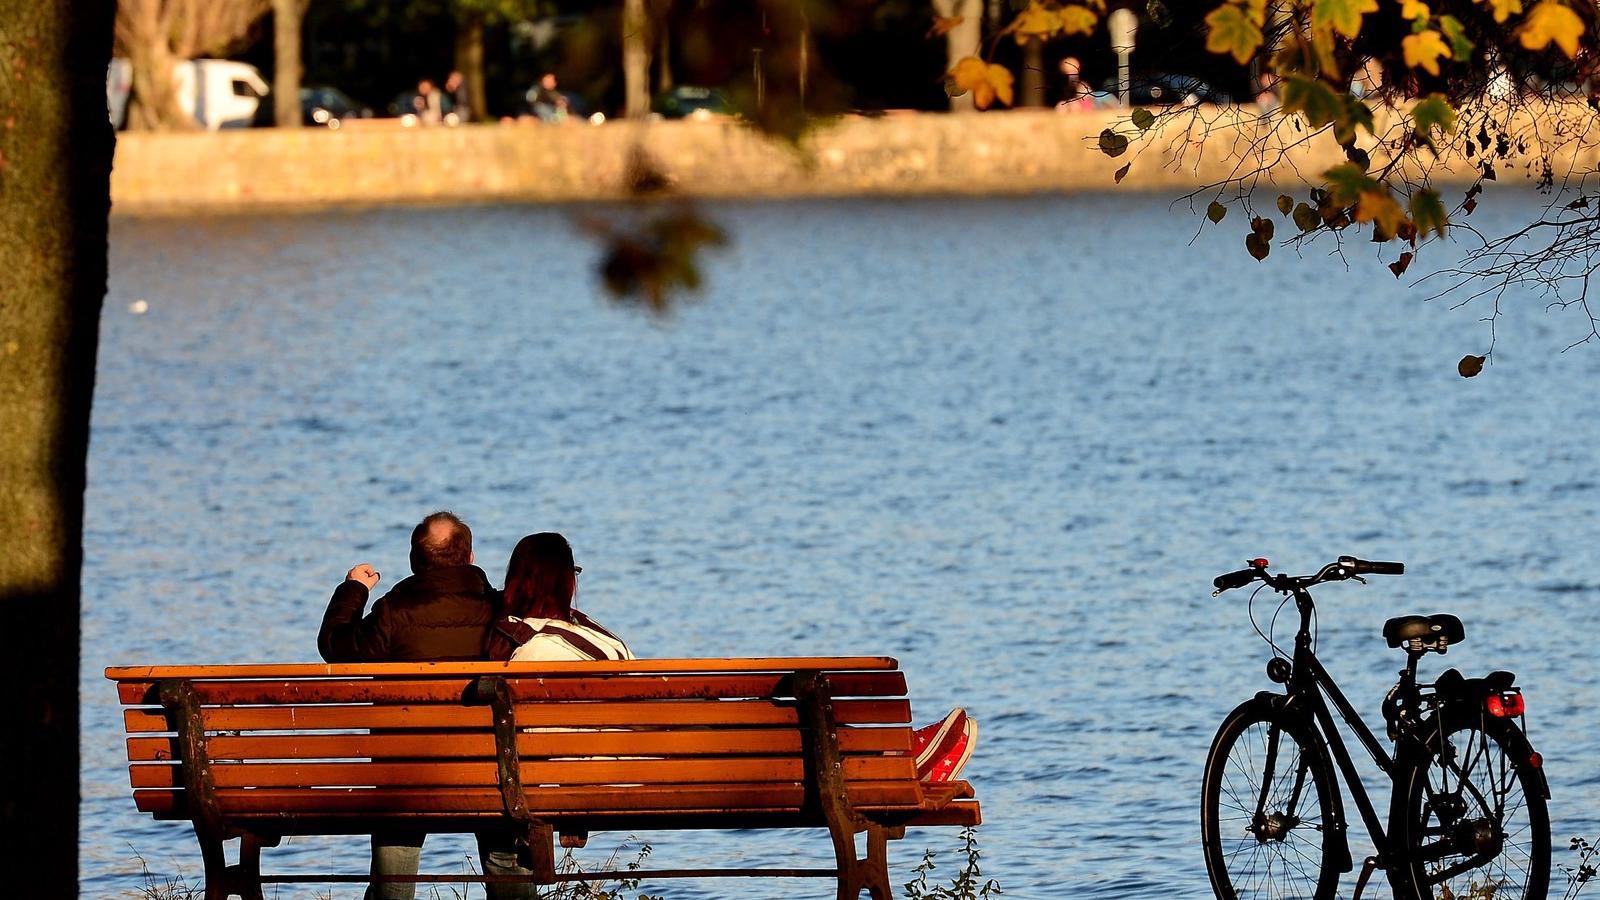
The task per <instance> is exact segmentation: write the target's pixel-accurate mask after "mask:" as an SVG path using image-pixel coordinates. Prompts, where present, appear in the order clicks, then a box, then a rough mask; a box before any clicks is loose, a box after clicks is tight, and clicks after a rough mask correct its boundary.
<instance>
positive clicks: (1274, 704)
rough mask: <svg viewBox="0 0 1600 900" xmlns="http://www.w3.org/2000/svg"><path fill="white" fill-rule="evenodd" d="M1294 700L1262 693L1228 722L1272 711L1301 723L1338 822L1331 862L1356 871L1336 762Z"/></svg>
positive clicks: (1234, 713) (1307, 715) (1240, 707)
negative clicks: (1326, 786) (1240, 717)
mask: <svg viewBox="0 0 1600 900" xmlns="http://www.w3.org/2000/svg"><path fill="white" fill-rule="evenodd" d="M1291 700H1292V698H1291V697H1290V696H1289V695H1287V694H1283V693H1279V692H1277V691H1259V692H1257V693H1256V695H1255V696H1254V697H1252V698H1251V699H1249V700H1246V701H1245V702H1243V703H1241V704H1239V705H1238V706H1237V707H1234V710H1233V712H1231V713H1229V714H1228V718H1229V719H1232V718H1233V717H1234V716H1239V715H1246V714H1249V713H1252V712H1257V711H1270V712H1274V713H1278V714H1285V713H1287V714H1288V715H1289V716H1291V717H1292V718H1294V719H1295V720H1297V721H1298V724H1299V727H1300V728H1302V729H1304V730H1305V731H1306V732H1307V733H1308V734H1310V735H1312V736H1313V738H1315V740H1314V742H1313V743H1312V745H1311V746H1312V748H1313V749H1312V752H1311V754H1310V755H1311V757H1312V762H1311V764H1312V765H1313V766H1317V767H1318V768H1319V769H1320V771H1321V777H1322V780H1323V783H1324V784H1327V785H1329V787H1330V788H1331V790H1330V793H1331V794H1332V797H1331V799H1332V801H1333V814H1334V815H1335V816H1336V817H1337V818H1338V823H1337V827H1336V828H1335V830H1334V838H1335V839H1334V841H1333V844H1332V846H1331V847H1329V848H1328V852H1329V855H1328V861H1329V862H1330V863H1332V864H1333V865H1335V866H1337V867H1338V870H1339V871H1340V872H1349V871H1351V870H1352V869H1354V868H1355V861H1354V860H1353V859H1352V858H1351V856H1350V835H1349V831H1350V820H1349V819H1348V818H1347V817H1346V816H1345V812H1344V791H1342V790H1340V788H1339V778H1338V773H1337V772H1335V771H1334V768H1333V759H1332V758H1331V757H1330V756H1329V755H1328V749H1327V745H1326V744H1324V743H1323V742H1322V739H1321V737H1320V735H1319V733H1318V732H1317V730H1316V728H1315V727H1314V725H1313V721H1312V718H1311V713H1310V711H1308V710H1304V709H1300V708H1297V707H1295V706H1294V704H1293V703H1292V702H1291Z"/></svg>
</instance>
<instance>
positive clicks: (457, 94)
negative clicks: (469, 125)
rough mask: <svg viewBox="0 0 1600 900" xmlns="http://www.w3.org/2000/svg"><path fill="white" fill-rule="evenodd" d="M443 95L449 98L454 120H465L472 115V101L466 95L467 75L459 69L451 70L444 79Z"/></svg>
mask: <svg viewBox="0 0 1600 900" xmlns="http://www.w3.org/2000/svg"><path fill="white" fill-rule="evenodd" d="M444 92H445V96H447V97H448V98H449V99H450V109H451V111H452V112H454V113H455V114H456V120H457V121H459V122H465V121H467V120H468V119H470V118H471V117H472V102H471V99H470V98H469V97H468V96H467V77H466V76H465V75H462V74H461V72H459V71H452V72H451V73H450V74H449V75H447V76H445V79H444Z"/></svg>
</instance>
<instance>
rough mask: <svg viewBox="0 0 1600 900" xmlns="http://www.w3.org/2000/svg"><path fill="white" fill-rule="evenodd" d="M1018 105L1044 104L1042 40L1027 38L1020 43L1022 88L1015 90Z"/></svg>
mask: <svg viewBox="0 0 1600 900" xmlns="http://www.w3.org/2000/svg"><path fill="white" fill-rule="evenodd" d="M1017 105H1018V106H1043V105H1044V41H1041V40H1039V39H1038V38H1029V39H1028V42H1027V43H1025V44H1023V45H1022V89H1021V90H1019V91H1018V92H1017Z"/></svg>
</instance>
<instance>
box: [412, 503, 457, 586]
mask: <svg viewBox="0 0 1600 900" xmlns="http://www.w3.org/2000/svg"><path fill="white" fill-rule="evenodd" d="M471 564H472V529H471V528H468V527H467V523H465V522H463V521H461V519H460V518H458V517H457V516H456V514H455V513H453V512H449V511H448V510H442V509H441V510H439V511H438V512H436V513H433V514H432V515H430V516H428V517H427V518H425V519H423V520H422V521H421V522H418V523H417V527H416V528H413V529H411V571H412V572H413V573H414V574H417V575H421V574H422V573H423V572H426V571H428V570H430V569H445V568H449V567H451V566H467V565H471Z"/></svg>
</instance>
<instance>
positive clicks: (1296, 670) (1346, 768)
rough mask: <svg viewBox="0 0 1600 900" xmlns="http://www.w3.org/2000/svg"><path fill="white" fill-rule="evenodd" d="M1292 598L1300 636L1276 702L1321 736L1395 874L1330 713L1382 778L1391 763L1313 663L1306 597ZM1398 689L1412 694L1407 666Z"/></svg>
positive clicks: (1341, 828)
mask: <svg viewBox="0 0 1600 900" xmlns="http://www.w3.org/2000/svg"><path fill="white" fill-rule="evenodd" d="M1292 595H1293V597H1294V601H1295V606H1296V607H1297V608H1298V609H1299V611H1300V630H1299V632H1298V633H1297V634H1296V635H1295V645H1294V659H1293V664H1294V665H1293V669H1292V671H1291V672H1290V676H1289V681H1288V683H1287V687H1288V694H1287V696H1284V697H1282V698H1280V702H1282V703H1283V704H1284V708H1285V709H1287V710H1290V711H1295V712H1298V713H1300V714H1301V715H1303V716H1304V717H1305V719H1306V720H1307V721H1308V722H1309V723H1311V725H1312V727H1313V728H1314V729H1315V731H1317V732H1318V733H1320V735H1321V737H1322V739H1323V742H1324V743H1325V745H1326V746H1327V748H1328V750H1329V752H1330V754H1331V755H1332V757H1333V761H1334V762H1335V763H1336V764H1337V766H1338V771H1339V774H1340V775H1341V776H1342V777H1343V779H1344V782H1345V785H1346V787H1347V788H1348V790H1349V791H1350V796H1351V798H1352V799H1354V800H1355V803H1356V808H1357V810H1358V811H1359V812H1360V814H1361V820H1362V822H1363V824H1365V825H1366V828H1367V832H1368V834H1369V835H1370V836H1371V837H1372V844H1373V847H1374V848H1376V849H1377V851H1378V856H1379V859H1380V861H1382V863H1383V867H1384V868H1385V869H1386V870H1387V871H1390V872H1394V871H1397V870H1398V867H1397V866H1395V865H1394V863H1395V862H1396V860H1395V859H1394V858H1393V852H1394V848H1393V847H1392V845H1391V843H1390V841H1389V835H1388V832H1387V830H1385V828H1384V825H1383V822H1382V820H1381V819H1379V817H1378V811H1377V809H1376V808H1375V807H1374V806H1373V804H1372V798H1371V797H1370V796H1369V795H1368V794H1367V790H1366V786H1365V785H1364V784H1363V783H1362V781H1361V773H1360V771H1359V770H1358V769H1357V768H1356V764H1355V761H1354V760H1353V759H1352V758H1351V755H1350V751H1349V749H1348V748H1347V747H1346V745H1345V742H1344V737H1343V735H1341V734H1340V732H1339V729H1338V726H1337V724H1336V723H1335V722H1334V719H1333V713H1334V712H1337V713H1338V714H1339V718H1341V719H1343V720H1344V723H1345V725H1346V726H1347V727H1349V729H1350V731H1351V733H1352V734H1354V735H1355V736H1356V739H1357V741H1358V742H1359V743H1360V744H1361V746H1362V748H1363V749H1365V750H1366V751H1367V754H1368V755H1369V756H1371V757H1372V761H1373V762H1374V763H1376V764H1377V766H1378V768H1379V769H1380V770H1381V771H1382V772H1383V773H1384V775H1386V776H1388V777H1389V778H1391V779H1392V778H1393V777H1394V774H1395V760H1394V758H1393V757H1391V756H1390V755H1389V753H1388V751H1386V750H1385V749H1384V747H1383V745H1382V744H1381V743H1379V741H1378V738H1377V736H1376V735H1374V734H1373V733H1372V730H1371V729H1369V728H1368V727H1367V725H1366V723H1365V722H1363V721H1362V720H1361V715H1360V714H1359V713H1358V712H1356V709H1355V707H1354V706H1353V705H1351V703H1350V701H1349V700H1348V699H1347V698H1346V697H1345V695H1344V693H1343V692H1342V691H1340V690H1339V686H1338V685H1337V684H1335V683H1334V680H1333V677H1332V676H1331V675H1329V674H1328V670H1327V669H1324V668H1323V667H1322V662H1321V661H1320V660H1318V659H1317V655H1316V653H1314V652H1313V651H1312V649H1311V614H1312V610H1313V609H1314V606H1313V602H1312V599H1311V594H1310V592H1309V591H1308V590H1307V589H1306V588H1304V587H1296V588H1293V589H1292ZM1407 676H1409V677H1407ZM1401 684H1402V689H1403V690H1409V691H1411V692H1415V691H1416V679H1415V667H1414V662H1413V664H1412V665H1408V666H1407V669H1406V671H1405V672H1404V673H1403V674H1402V682H1401ZM1324 696H1326V700H1324ZM1329 702H1331V703H1332V706H1333V708H1332V710H1331V711H1330V710H1329V706H1328V704H1329ZM1333 791H1334V796H1333V809H1334V814H1335V816H1336V817H1337V821H1336V822H1334V826H1333V827H1334V828H1335V829H1336V834H1337V835H1338V838H1339V840H1340V844H1341V846H1342V848H1343V853H1344V859H1343V860H1341V861H1342V862H1348V861H1349V859H1350V857H1349V843H1348V840H1349V839H1348V836H1347V834H1346V831H1347V829H1348V824H1349V823H1348V822H1347V821H1346V819H1345V810H1344V800H1343V798H1342V797H1341V796H1340V794H1339V791H1338V786H1337V783H1336V784H1335V785H1334V786H1333ZM1348 870H1349V869H1348V868H1346V869H1345V871H1348Z"/></svg>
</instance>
